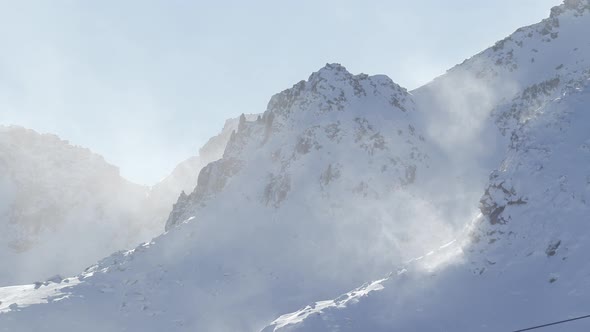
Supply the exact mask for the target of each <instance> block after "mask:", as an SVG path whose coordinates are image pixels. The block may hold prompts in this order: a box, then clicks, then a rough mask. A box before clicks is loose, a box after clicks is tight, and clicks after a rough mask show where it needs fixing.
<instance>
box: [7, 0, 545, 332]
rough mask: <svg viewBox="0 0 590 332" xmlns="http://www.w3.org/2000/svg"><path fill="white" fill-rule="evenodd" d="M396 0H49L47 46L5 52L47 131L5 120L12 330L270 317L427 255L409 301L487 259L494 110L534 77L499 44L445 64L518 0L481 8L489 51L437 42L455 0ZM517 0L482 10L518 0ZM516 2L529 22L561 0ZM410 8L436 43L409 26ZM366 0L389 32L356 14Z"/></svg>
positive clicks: (26, 105)
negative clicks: (514, 65) (231, 1)
mask: <svg viewBox="0 0 590 332" xmlns="http://www.w3.org/2000/svg"><path fill="white" fill-rule="evenodd" d="M548 2H551V3H552V4H553V3H554V2H555V1H548ZM382 5H383V8H377V7H375V8H373V7H370V6H362V8H360V9H359V8H357V6H356V5H352V4H349V3H346V2H345V3H343V4H340V5H339V6H338V5H334V4H330V5H326V4H320V5H317V6H319V7H313V6H311V5H309V4H305V2H304V3H303V4H298V5H297V6H296V7H297V8H292V7H291V6H292V4H290V5H289V4H288V5H285V6H287V7H285V8H277V7H276V6H277V5H276V4H270V3H269V4H266V6H268V8H267V9H264V8H262V7H264V6H262V7H259V6H260V5H253V6H252V8H250V7H248V8H247V9H244V11H241V10H240V9H243V8H242V7H239V6H238V5H237V4H236V7H232V8H231V9H229V10H228V11H227V13H225V14H224V13H221V14H224V15H225V16H223V15H222V19H220V20H219V22H215V23H216V24H211V23H210V21H209V19H207V16H211V17H213V18H219V17H220V16H219V15H221V14H220V11H221V10H220V9H219V8H212V7H211V6H209V5H207V6H205V5H203V4H198V5H195V4H180V3H174V4H173V5H171V6H172V7H171V8H173V9H169V8H168V7H166V8H164V7H165V6H163V5H162V4H157V3H156V4H153V3H152V4H148V5H145V6H144V7H142V6H139V5H138V4H137V3H134V4H133V5H131V4H124V5H121V7H120V8H119V9H120V10H119V11H117V12H112V11H111V10H110V7H109V6H107V7H103V5H97V4H94V5H80V4H78V5H73V4H69V5H67V6H65V7H60V8H58V9H55V8H48V7H44V6H41V5H40V6H39V7H35V8H34V9H36V11H33V12H32V14H31V15H32V17H33V18H36V19H39V20H41V21H42V22H44V24H48V25H49V26H50V28H49V29H48V31H47V32H39V30H38V26H34V27H27V29H25V30H24V32H22V34H23V38H24V39H26V40H29V39H34V40H37V41H38V46H39V48H40V49H42V50H43V51H42V52H38V53H39V54H41V55H42V58H43V59H42V61H39V62H38V63H36V65H35V66H29V65H28V64H29V63H33V62H36V61H38V54H37V53H36V52H34V50H33V49H28V48H27V47H29V46H21V47H22V49H19V50H17V51H14V54H20V53H23V54H26V55H27V56H26V57H23V58H22V59H14V54H12V53H11V54H9V55H8V56H5V57H3V58H0V64H2V63H10V62H11V61H12V60H15V63H17V65H16V66H15V68H14V69H11V70H8V69H4V70H5V71H6V72H7V73H8V74H7V75H6V77H7V78H5V79H0V86H8V87H9V89H6V90H4V92H1V93H0V108H2V109H3V110H5V111H3V113H2V118H1V119H0V123H18V124H21V125H25V126H26V127H32V128H33V129H35V130H38V132H37V131H35V130H30V129H25V128H22V127H3V126H0V230H1V232H0V247H1V249H2V250H0V262H2V263H3V265H5V266H10V268H9V269H1V270H0V294H2V295H3V296H6V297H7V298H9V299H10V302H13V303H8V302H7V301H6V300H4V299H2V298H0V327H4V328H7V329H10V330H14V331H25V330H26V329H40V328H46V329H49V330H60V329H61V330H65V331H69V330H72V331H73V330H78V329H80V328H85V329H86V330H87V331H90V332H92V331H97V332H98V331H104V330H113V329H128V330H155V331H164V330H170V329H171V328H172V329H173V330H175V331H195V330H199V331H200V330H202V331H214V332H215V331H261V330H263V329H264V328H265V327H266V326H268V324H269V323H271V322H272V321H273V320H274V319H276V318H277V317H279V316H281V315H283V314H285V313H289V312H294V311H296V310H298V309H300V308H302V307H305V306H306V305H308V304H310V303H316V301H318V300H322V299H333V298H337V297H338V296H340V295H341V294H347V292H350V290H352V289H356V288H357V287H359V286H360V285H363V284H365V285H366V283H371V282H372V281H375V280H387V278H388V276H391V275H394V274H396V273H398V272H400V271H403V270H404V269H405V268H406V267H407V266H409V265H411V264H415V265H417V266H418V269H416V270H415V271H413V272H412V273H413V275H412V278H414V279H409V281H404V285H405V286H406V287H405V288H404V289H403V292H401V294H400V297H399V299H398V300H397V301H400V303H401V301H403V300H405V299H411V296H412V295H413V294H414V293H415V291H416V290H417V289H419V287H421V286H423V285H426V286H425V287H436V281H434V279H430V277H431V276H434V275H436V273H439V272H443V271H445V269H448V268H451V269H452V268H456V267H457V266H462V265H464V264H466V263H467V262H468V261H467V260H466V259H465V256H464V255H463V254H464V251H463V249H467V248H468V247H469V246H470V245H471V243H470V241H471V238H470V232H471V230H472V229H471V228H472V227H474V225H476V224H481V223H483V222H485V217H484V216H483V215H482V212H481V211H480V204H481V203H480V201H481V200H482V196H484V194H485V193H486V192H487V191H486V188H487V186H488V183H489V182H490V172H491V171H492V170H494V169H496V168H498V167H499V165H501V164H502V161H503V159H504V158H506V151H507V149H508V147H509V144H510V137H509V136H507V135H506V133H504V132H502V131H501V130H499V128H498V124H497V123H496V119H495V118H494V114H496V113H497V112H500V111H501V110H502V109H503V108H504V107H506V106H507V105H509V104H510V102H511V101H512V100H514V98H515V97H516V96H518V95H519V93H521V92H522V90H523V89H525V88H526V86H524V85H523V80H522V79H520V77H519V76H518V75H513V74H511V73H512V70H508V69H506V68H504V67H501V66H500V65H498V64H497V63H496V62H495V61H493V60H494V59H493V57H492V56H490V53H491V52H493V49H492V48H489V49H487V50H486V51H483V52H481V53H478V54H477V55H476V56H474V57H472V58H470V59H468V60H466V61H464V62H463V63H462V64H461V65H458V66H456V67H453V68H451V69H450V70H448V71H447V72H446V74H443V75H442V76H440V77H438V78H435V79H433V80H431V79H432V78H433V77H436V76H437V75H439V74H441V73H442V72H443V70H444V68H448V67H451V65H452V64H454V63H457V62H459V61H460V59H462V57H465V56H467V55H470V54H473V53H475V52H476V51H479V50H480V49H484V48H485V47H487V46H489V45H491V44H493V42H492V41H493V40H494V39H493V38H499V37H503V36H504V31H503V30H502V29H507V30H509V31H510V32H511V31H512V30H513V28H515V27H512V26H510V24H511V21H510V20H509V18H510V17H511V16H512V14H510V15H508V14H507V15H506V16H507V18H506V22H505V24H506V26H503V27H502V29H498V31H499V32H498V31H495V32H494V33H489V31H488V32H486V31H484V30H485V29H483V28H482V29H480V30H478V29H476V28H475V27H474V26H475V24H474V25H473V26H471V25H469V27H471V28H473V29H465V25H461V30H460V32H464V33H465V38H466V40H464V41H461V45H464V44H470V43H469V42H468V41H472V42H473V43H471V46H470V47H475V48H476V49H475V50H472V49H470V48H469V47H466V46H465V47H463V48H460V49H458V50H454V47H453V45H444V47H443V48H441V49H444V50H453V51H447V52H446V53H442V54H440V56H439V57H438V58H437V59H434V58H430V56H427V54H430V53H433V54H435V55H436V52H434V51H432V49H430V48H420V47H418V46H417V44H433V45H435V46H437V45H438V47H441V46H440V45H439V42H440V41H438V42H435V41H434V39H437V40H438V39H441V40H445V41H447V42H448V43H451V40H455V39H458V38H456V36H457V35H458V33H459V32H457V31H458V30H457V28H458V27H454V26H451V27H450V28H449V29H450V30H448V31H447V33H449V34H450V35H448V36H447V37H449V36H453V38H450V37H449V38H442V35H441V34H443V33H444V32H440V34H439V33H437V34H435V35H434V36H433V37H430V38H432V39H433V40H430V39H425V38H426V37H424V36H426V35H429V33H432V32H433V30H437V27H441V29H442V26H443V25H444V24H442V23H441V21H440V20H441V19H440V16H441V15H440V12H439V11H440V10H441V9H440V7H436V5H435V3H434V2H432V3H431V4H430V6H427V7H428V9H423V10H424V11H423V12H415V11H414V10H415V9H412V7H411V6H410V5H404V6H402V5H401V4H399V3H398V4H395V5H394V6H393V7H390V6H391V5H389V4H387V5H386V4H382ZM504 5H505V6H506V7H507V8H513V7H510V6H511V5H509V4H508V2H506V3H504ZM306 6H307V7H306ZM325 6H327V7H325ZM396 6H398V7H399V8H394V7H396ZM465 6H468V5H467V4H462V2H457V3H454V4H452V5H451V7H450V8H451V11H453V12H454V11H458V8H463V7H465ZM498 6H500V5H492V4H486V5H485V6H484V8H485V9H487V10H489V13H487V14H488V15H483V14H486V13H483V14H481V13H480V14H481V15H483V16H486V17H490V16H491V14H490V13H505V12H506V11H508V12H510V13H512V11H510V10H505V9H503V8H497V7H498ZM514 6H515V7H514V8H521V9H522V8H525V9H527V13H528V15H530V16H527V20H528V19H531V20H532V19H533V17H536V16H535V15H537V14H538V13H537V10H538V9H539V8H541V7H543V6H541V5H540V4H539V3H535V5H533V4H532V3H531V2H529V1H523V2H521V3H519V4H518V5H514ZM299 7H304V9H303V11H302V9H301V8H299ZM310 7H311V8H314V10H313V14H306V12H305V8H308V9H309V8H310ZM332 7H334V8H332ZM107 8H109V9H107ZM437 8H438V9H437ZM465 8H466V9H465V11H466V12H468V13H473V15H467V16H468V20H469V22H471V20H476V19H477V17H478V16H477V15H475V13H474V12H473V11H476V10H475V9H473V8H471V7H469V8H471V9H468V8H467V7H465ZM547 8H548V7H547ZM12 9H13V11H14V12H18V13H23V12H27V11H28V10H32V9H33V7H31V6H29V5H18V6H16V5H15V7H14V8H12ZM279 9H282V10H281V12H283V11H287V12H288V11H289V10H292V12H291V13H290V14H289V15H288V16H289V20H287V19H286V18H285V16H284V15H283V14H281V15H279V14H277V13H276V12H277V11H278V10H279ZM357 9H358V10H359V11H358V12H357V11H356V10H357ZM398 9H399V12H400V13H401V14H395V13H396V11H397V10H398ZM200 10H202V11H200ZM62 11H63V12H62ZM136 11H139V12H140V13H142V14H149V15H132V14H135V12H136ZM448 11H449V9H446V12H448ZM539 11H540V9H539ZM95 12H97V13H98V14H96V13H95ZM410 12H411V13H414V14H413V16H416V17H423V18H422V19H420V20H418V23H412V24H418V25H419V28H416V30H415V31H416V35H417V36H422V37H423V38H422V39H418V38H417V37H415V36H414V37H412V36H410V37H411V38H410V37H408V36H402V33H400V32H405V31H414V30H412V28H411V24H410V26H406V25H405V24H402V23H403V22H402V23H400V21H401V20H398V19H394V18H396V17H401V16H399V15H404V14H408V13H410ZM446 12H444V13H446ZM546 12H547V11H546V10H543V13H544V16H546V15H545V14H546ZM44 13H50V14H51V15H44ZM63 13H68V14H73V15H71V16H68V19H67V20H64V21H62V22H60V24H49V21H51V19H52V18H56V17H60V16H59V15H62V14H63ZM273 13H274V14H276V15H273ZM326 13H331V14H330V15H328V14H326ZM160 14H161V15H160ZM197 14H198V15H197ZM361 14H366V15H367V16H366V19H362V20H361V21H363V22H365V23H367V24H368V26H367V27H365V28H361V26H362V24H356V23H355V24H345V23H346V22H348V23H351V22H356V20H357V19H356V17H358V16H359V15H361ZM394 14H395V15H398V16H393V15H394ZM306 15H309V16H306ZM316 15H319V16H316ZM389 15H392V17H391V18H389ZM442 16H445V15H442ZM259 17H265V18H266V19H265V20H259V19H256V18H259ZM298 17H299V18H300V17H307V18H309V19H311V18H314V19H318V21H321V19H324V18H325V20H326V22H324V23H322V24H320V25H317V26H316V25H314V24H312V25H311V27H307V26H306V27H304V26H305V25H306V24H303V23H302V22H304V21H305V20H300V19H297V18H298ZM363 17H365V16H363ZM410 17H412V15H410ZM127 18H129V20H131V21H130V22H131V23H137V25H136V26H133V27H130V26H131V25H133V24H131V23H128V22H127ZM293 18H295V21H294V22H297V23H298V24H294V23H293V21H290V20H291V19H293ZM375 18H377V19H375ZM429 18H431V19H432V20H431V22H426V21H427V20H428V19H429ZM233 19H235V20H236V21H235V22H234V23H233V24H230V23H232V20H233ZM244 20H247V22H244ZM448 20H449V17H446V16H445V19H444V21H445V22H446V21H448ZM522 20H524V19H522ZM527 20H524V21H527ZM250 21H256V23H254V22H250ZM492 21H493V22H496V23H497V24H500V23H498V22H497V21H498V20H497V15H496V16H495V17H493V20H492ZM11 22H12V23H11V24H14V25H17V26H19V25H20V24H22V23H19V22H15V20H14V19H13V20H11ZM193 22H194V23H193ZM335 22H336V23H337V24H336V23H335ZM390 22H391V23H390ZM519 22H520V21H519ZM361 23H362V22H361ZM437 23H438V25H437ZM471 23H473V22H471ZM525 23H527V22H525ZM250 24H251V25H252V26H250ZM317 24H319V23H317ZM323 24H326V26H323ZM408 24H409V23H408ZM481 24H482V26H485V24H483V23H481ZM518 24H519V25H522V24H523V23H522V22H520V23H518ZM242 26H243V29H244V31H241V29H240V28H242ZM76 27H81V28H83V29H82V30H80V31H78V30H76V29H75V28H76ZM334 27H343V28H342V29H343V30H339V29H336V30H334V29H335V28H334ZM309 29H311V30H309ZM217 30H218V31H217ZM216 31H217V32H216ZM318 31H323V33H318ZM379 31H381V32H379ZM189 32H193V34H191V33H189ZM218 33H221V35H219V34H218ZM498 33H502V35H500V36H496V34H498ZM208 35H211V36H208ZM251 35H252V36H257V35H260V36H261V37H260V39H258V38H252V39H250V38H246V37H248V36H251ZM403 35H405V33H404V34H403ZM87 36H93V38H90V39H88V38H86V37H87ZM220 36H221V37H227V38H221V37H220ZM294 36H303V37H305V38H306V40H305V41H302V40H301V39H298V38H294ZM33 37H34V38H33ZM45 37H50V38H49V39H45ZM488 37H489V38H491V39H489V40H488V39H487V38H488ZM396 38H398V39H399V41H397V42H396V43H394V44H392V45H389V43H384V42H383V40H385V39H386V40H395V39H396ZM152 39H154V40H155V41H154V42H153V43H152V42H151V40H152ZM410 39H411V40H410ZM10 40H11V43H17V42H18V38H17V37H12V39H10ZM476 40H477V42H475V41H476ZM270 41H276V43H273V42H270ZM285 42H288V43H289V44H290V45H285ZM225 44H231V45H229V46H228V45H225ZM291 44H292V45H291ZM373 44H379V45H380V46H374V45H373ZM178 45H182V47H181V46H178ZM431 47H434V46H431ZM295 49H300V50H297V51H295ZM406 49H407V50H406ZM301 50H303V51H301ZM310 50H314V51H313V52H311V51H310ZM359 50H363V52H359ZM208 51H210V52H208ZM394 51H395V52H394ZM396 52H398V53H399V54H398V55H396V57H399V59H397V58H392V56H391V55H392V54H393V53H396ZM78 53H79V54H78ZM263 53H264V54H263ZM359 53H362V54H365V55H359ZM410 53H412V54H419V55H420V56H416V57H413V56H410V55H409V54H410ZM242 54H243V59H241V55H242ZM257 57H259V58H260V59H256V58H257ZM324 58H328V61H329V63H327V64H326V65H325V66H323V67H321V68H319V69H318V68H317V67H318V66H317V62H318V61H320V63H323V62H322V60H321V59H324ZM332 58H336V59H332ZM291 59H298V60H293V61H290V60H291ZM338 59H344V61H342V62H343V63H344V64H345V65H346V64H347V62H346V60H350V61H349V62H350V63H351V65H350V67H346V68H345V67H344V66H342V65H340V64H338V63H333V61H334V60H338ZM16 60H18V61H16ZM287 60H289V61H287ZM398 60H399V61H398ZM526 60H527V61H529V59H528V58H527V59H526ZM312 62H313V63H314V65H313V67H311V66H312V65H311V63H312ZM417 62H423V63H424V64H423V65H422V66H420V67H419V68H418V69H417V70H410V69H411V68H409V67H413V66H415V65H416V63H417ZM392 63H394V64H392ZM409 64H411V66H410V65H409ZM4 67H6V68H8V67H7V66H4ZM357 67H364V68H366V70H368V71H370V72H371V71H378V72H384V73H388V74H391V78H390V77H389V76H386V75H382V74H380V75H372V76H370V75H366V74H361V71H362V70H356V68H357ZM0 69H2V68H0ZM363 70H365V69H363ZM309 73H311V75H309V77H308V78H307V79H305V78H306V77H307V76H308V74H309ZM274 75H276V76H274ZM278 76H280V77H281V78H280V79H279V78H277V77H278ZM301 79H305V80H303V81H302V80H301ZM11 80H12V81H11ZM398 80H399V81H398ZM295 82H299V83H296V84H294V85H293V83H295ZM398 82H399V83H400V84H401V85H398ZM405 85H407V86H408V87H410V88H412V90H408V89H406V87H405ZM416 87H417V88H416ZM284 88H287V89H286V90H283V91H282V92H278V91H280V90H281V89H284ZM277 92H278V93H277ZM262 96H264V98H263V97H262ZM547 98H549V97H547ZM269 99H270V100H269ZM240 114H242V115H241V116H240ZM245 114H248V115H245ZM225 119H229V120H227V121H226V122H225V125H223V121H224V120H225ZM39 132H41V133H39ZM43 132H53V133H56V134H58V136H55V135H52V134H42V133H43ZM207 139H208V140H207ZM78 144H80V145H82V146H88V147H89V148H90V149H88V148H84V147H81V146H79V145H78ZM199 147H200V149H199ZM103 155H104V157H103ZM55 275H57V276H55ZM384 278H385V279H384ZM404 280H406V279H404ZM421 283H423V284H421ZM19 285H20V286H19ZM5 286H14V288H9V287H5ZM43 287H47V288H43ZM37 289H42V291H41V292H38V293H35V290H37ZM348 294H349V293H348ZM463 295H466V293H465V294H463ZM316 305H317V304H312V305H310V308H311V309H313V308H315V307H314V306H316ZM5 317H9V319H3V318H5Z"/></svg>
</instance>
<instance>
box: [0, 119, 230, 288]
mask: <svg viewBox="0 0 590 332" xmlns="http://www.w3.org/2000/svg"><path fill="white" fill-rule="evenodd" d="M237 123H238V119H230V120H228V121H227V122H226V124H225V126H224V128H223V130H222V131H221V133H220V134H219V135H218V136H215V137H213V138H212V139H211V140H210V141H209V142H207V144H205V145H204V146H203V148H201V150H200V151H199V155H198V156H195V157H191V158H190V159H188V160H187V161H185V162H183V163H181V164H180V165H179V166H178V167H177V168H176V169H175V170H174V171H173V172H172V174H171V175H170V176H168V177H167V178H165V179H164V180H163V181H161V182H160V183H158V184H156V185H155V186H153V187H151V188H149V187H146V186H140V185H136V184H133V183H131V182H129V181H126V180H125V179H123V178H121V176H120V175H119V170H118V169H117V168H116V167H115V166H112V165H110V164H108V163H107V162H105V160H104V159H103V158H102V157H101V156H99V155H97V154H94V153H92V152H91V151H90V150H88V149H85V148H81V147H77V146H73V145H70V144H69V143H68V142H67V141H63V140H61V139H60V138H58V137H57V136H55V135H48V134H39V133H37V132H35V131H33V130H27V129H24V128H20V127H14V126H13V127H0V227H2V230H3V231H2V234H0V248H1V249H0V261H1V262H2V263H3V266H6V267H8V268H2V269H0V285H10V284H20V283H30V282H34V281H36V280H39V279H41V280H44V278H48V277H51V276H53V275H56V274H61V275H68V274H70V275H71V274H76V273H78V272H79V271H80V270H82V269H84V268H85V267H87V266H89V265H91V264H93V263H94V262H96V261H97V260H98V259H100V258H103V257H105V256H107V255H109V254H111V253H112V252H115V251H118V250H121V249H125V248H133V247H135V246H137V245H138V244H139V243H141V242H145V241H149V240H150V239H152V238H153V237H155V236H157V235H159V234H161V233H162V232H163V231H164V223H165V221H166V219H167V217H168V214H169V213H170V210H171V209H172V205H173V203H174V202H175V201H176V199H177V198H178V196H179V195H180V193H181V192H182V191H183V190H187V189H188V188H194V187H195V185H196V183H197V175H198V174H199V171H200V170H201V168H203V167H204V166H205V165H206V164H208V163H209V162H212V161H214V160H217V159H219V158H221V156H222V154H223V150H224V147H225V144H227V141H228V140H229V136H230V135H231V133H232V131H233V130H234V129H236V128H237Z"/></svg>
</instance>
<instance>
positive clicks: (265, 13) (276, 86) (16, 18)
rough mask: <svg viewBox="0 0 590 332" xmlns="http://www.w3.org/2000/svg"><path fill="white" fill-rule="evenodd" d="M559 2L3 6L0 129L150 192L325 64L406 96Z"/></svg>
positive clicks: (59, 3) (0, 14)
mask: <svg viewBox="0 0 590 332" xmlns="http://www.w3.org/2000/svg"><path fill="white" fill-rule="evenodd" d="M559 3H561V1H560V0H493V1H473V0H447V1H440V0H422V1H396V0H389V1H347V0H339V1H318V0H316V1H308V0H300V1H276V0H275V1H215V2H213V1H179V0H177V1H170V0H167V1H165V0H162V1H145V0H143V1H139V0H137V1H65V0H62V1H57V0H56V1H49V0H47V1H26V0H24V1H0V42H1V43H2V44H1V50H2V51H1V52H0V124H18V125H22V126H25V127H28V128H32V129H35V130H37V131H40V132H51V133H56V134H58V135H60V136H61V137H62V138H64V139H67V140H69V141H70V142H72V143H73V144H77V145H82V146H85V147H88V148H90V149H92V150H93V151H95V152H97V153H99V154H102V155H103V156H105V158H106V159H107V161H109V162H111V163H113V164H115V165H117V166H119V167H120V168H121V173H122V175H123V176H125V177H127V178H128V179H130V180H132V181H135V182H138V183H143V184H153V183H155V182H156V181H158V180H159V179H161V178H163V177H164V176H166V175H167V174H168V173H169V172H170V171H171V170H172V169H173V168H174V166H175V165H176V164H177V163H178V162H180V161H181V160H183V159H185V158H187V157H189V156H191V155H194V154H196V153H197V149H198V147H199V146H201V145H202V144H203V143H204V142H205V141H206V140H207V139H208V138H209V137H210V136H212V135H214V134H215V133H216V132H217V131H218V130H219V129H220V128H221V127H222V125H223V122H224V120H225V119H226V118H228V117H234V116H237V115H239V114H241V113H258V112H263V111H264V110H265V107H266V103H267V102H268V100H269V98H270V97H271V95H273V94H274V93H277V92H279V91H281V90H283V89H285V88H288V87H290V86H291V85H292V84H294V83H296V82H298V81H300V80H302V79H306V78H307V77H308V76H309V74H310V73H311V72H313V71H315V70H317V69H319V68H320V67H322V66H323V65H324V64H325V63H327V62H339V63H342V64H343V65H344V66H346V67H347V68H348V70H349V71H351V72H353V73H359V72H364V73H367V74H386V75H388V76H390V77H391V78H392V79H393V80H394V81H396V82H397V83H399V84H400V85H402V86H405V87H407V88H408V89H412V88H415V87H418V86H420V85H421V84H424V83H426V82H428V81H430V80H431V79H432V78H434V77H435V76H438V75H440V74H442V73H444V71H445V70H446V69H448V68H450V67H451V66H453V65H455V64H457V63H460V62H462V61H463V60H464V59H465V58H467V57H470V56H472V55H474V54H475V53H477V52H479V51H481V50H483V49H484V48H486V47H488V46H491V45H493V44H494V42H495V41H497V40H499V39H502V38H503V37H505V36H507V35H508V34H510V33H511V32H513V31H514V30H516V29H517V28H519V27H520V26H523V25H528V24H532V23H535V22H537V21H539V20H541V19H542V18H544V17H547V16H548V15H549V9H550V8H551V7H552V6H554V5H557V4H559Z"/></svg>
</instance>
